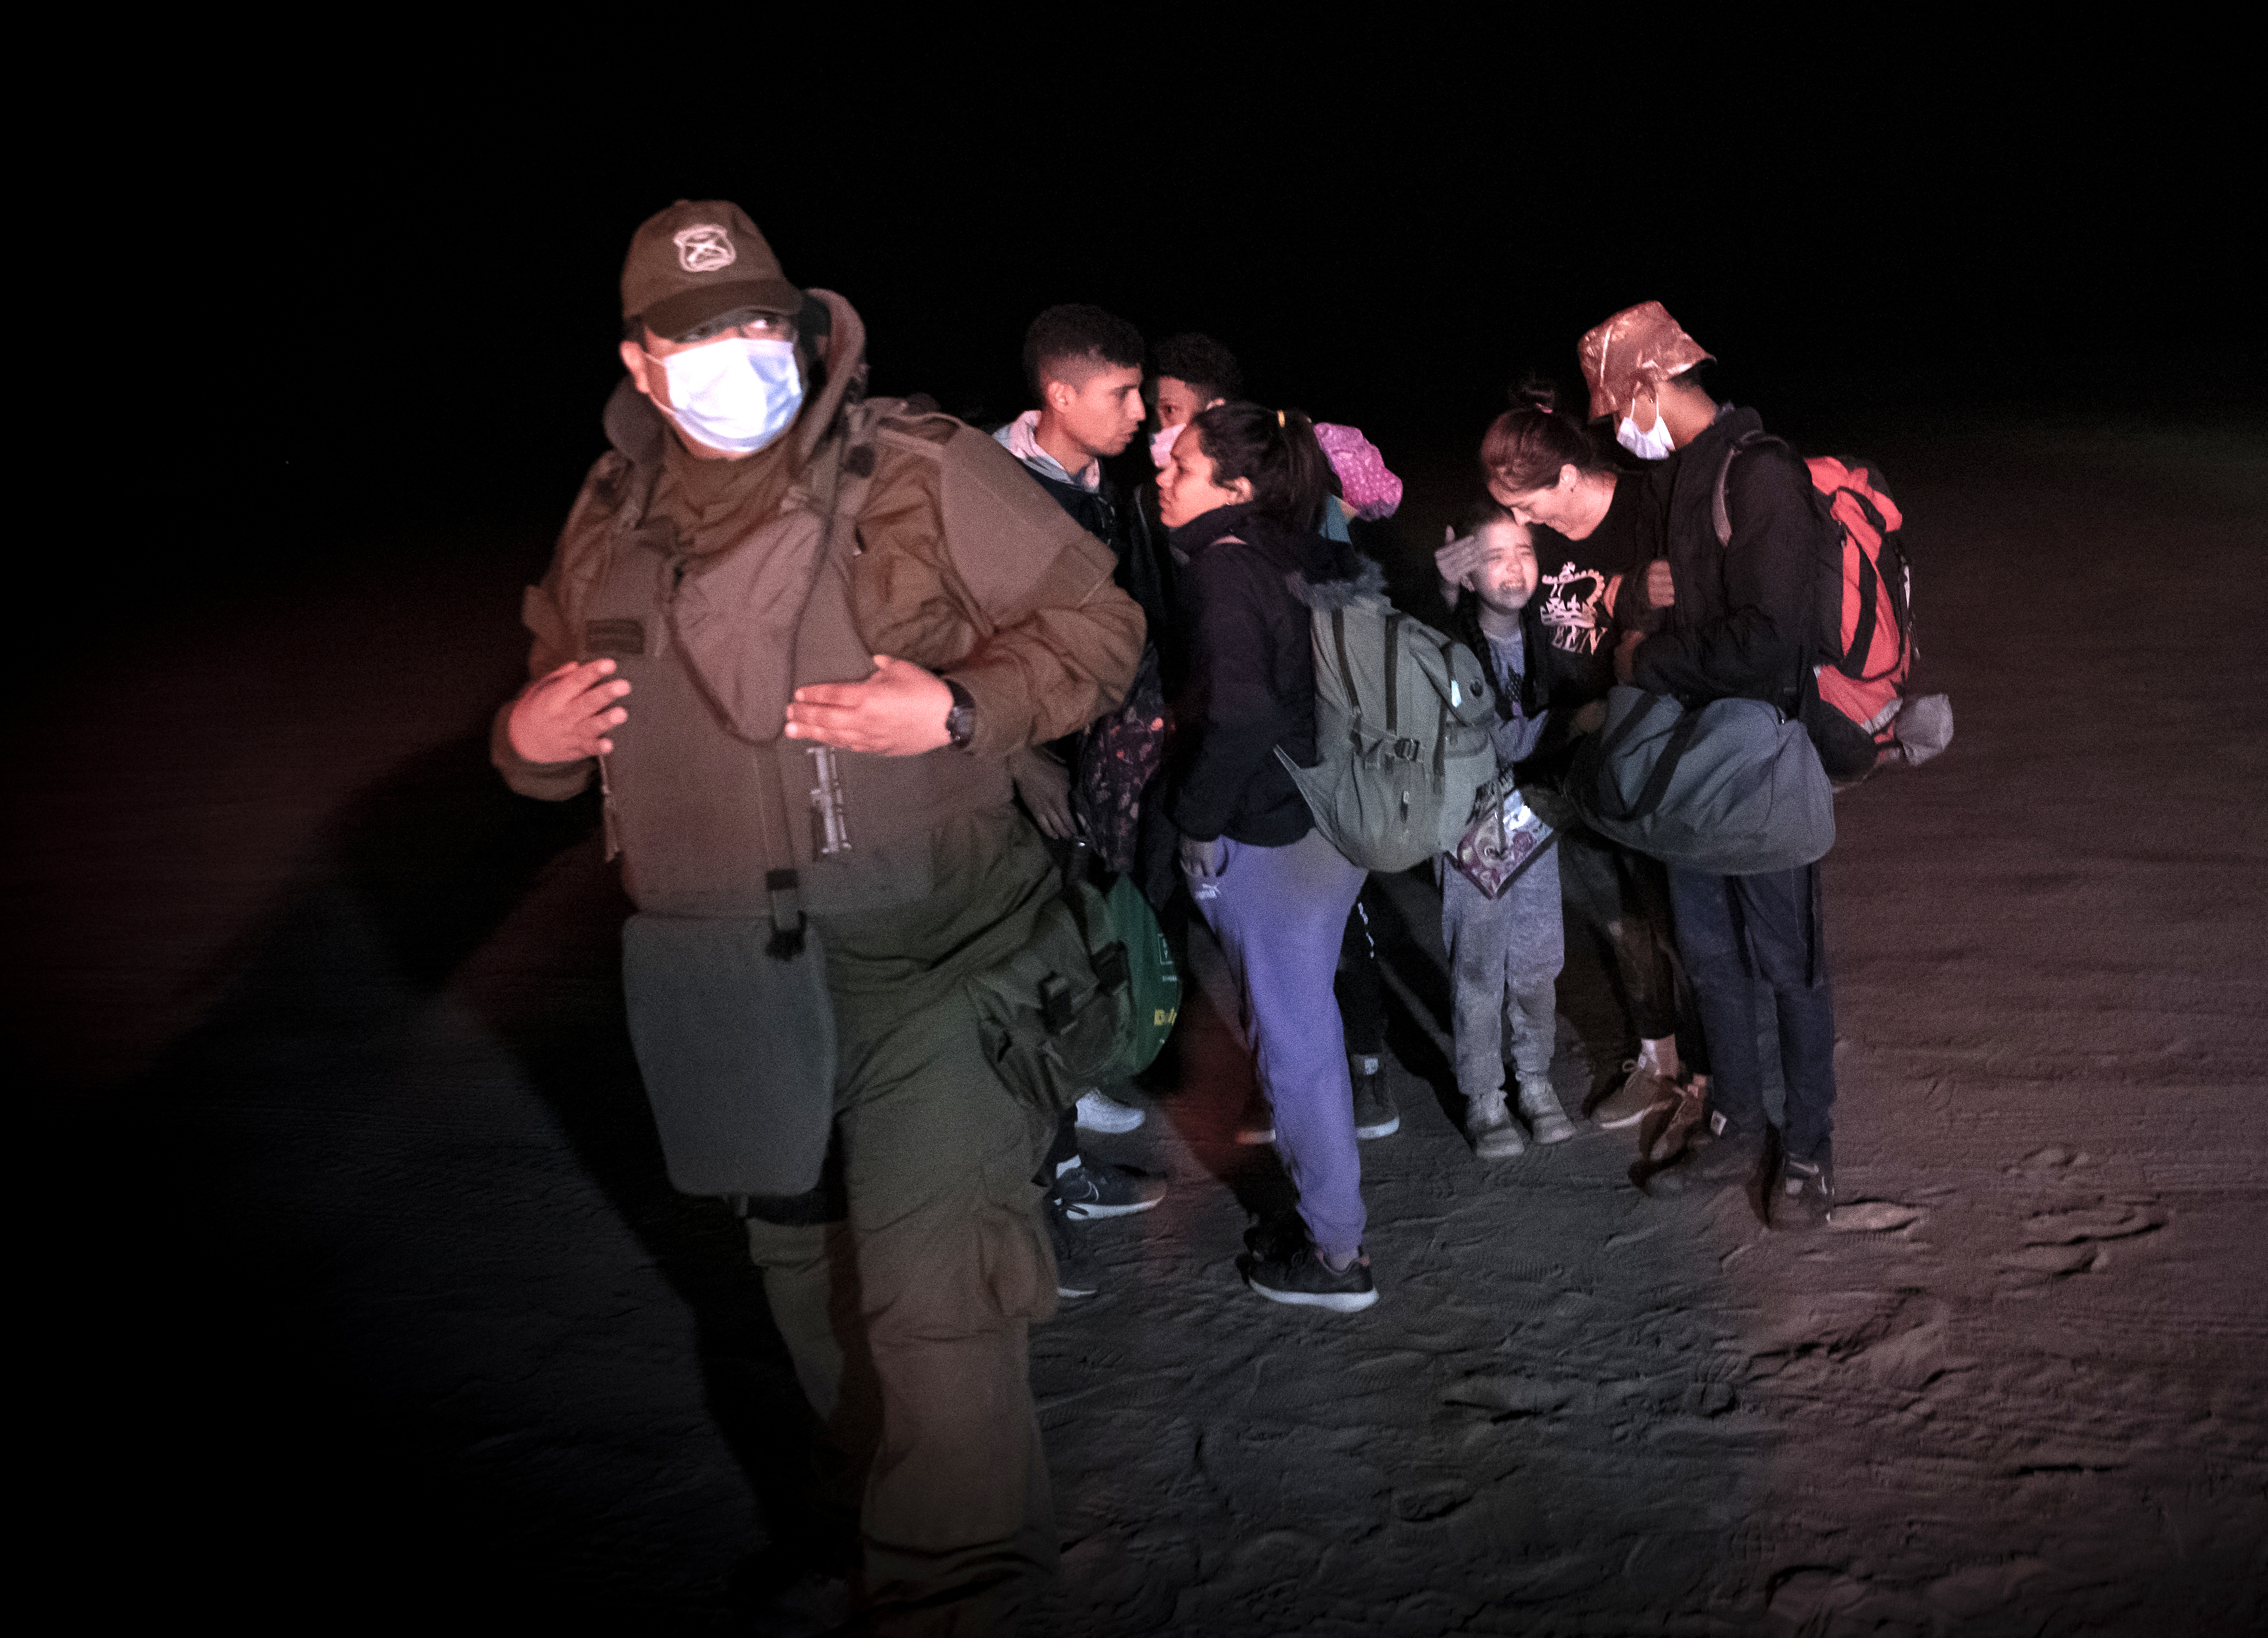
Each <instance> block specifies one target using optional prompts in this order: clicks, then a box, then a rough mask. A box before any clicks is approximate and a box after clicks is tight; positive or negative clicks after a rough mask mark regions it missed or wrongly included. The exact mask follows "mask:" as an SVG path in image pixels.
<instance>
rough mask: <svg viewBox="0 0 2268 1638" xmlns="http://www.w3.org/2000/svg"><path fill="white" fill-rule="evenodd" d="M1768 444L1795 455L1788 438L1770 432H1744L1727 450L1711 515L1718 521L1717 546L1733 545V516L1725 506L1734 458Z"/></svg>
mask: <svg viewBox="0 0 2268 1638" xmlns="http://www.w3.org/2000/svg"><path fill="white" fill-rule="evenodd" d="M1764 444H1778V445H1779V446H1780V447H1781V448H1782V449H1784V450H1786V452H1788V453H1789V454H1791V455H1793V454H1794V453H1795V446H1794V445H1793V444H1790V443H1789V442H1788V441H1787V440H1786V438H1776V437H1773V436H1772V435H1771V433H1769V432H1743V433H1742V434H1741V436H1740V437H1736V438H1734V440H1733V441H1732V443H1731V444H1729V445H1727V448H1726V450H1725V459H1724V461H1723V462H1722V464H1720V465H1719V466H1718V468H1717V489H1716V494H1715V496H1714V504H1713V506H1712V510H1711V514H1710V515H1711V516H1712V518H1714V519H1715V521H1716V525H1717V544H1718V545H1719V547H1727V546H1730V545H1732V543H1733V514H1732V513H1731V512H1730V511H1728V510H1726V506H1725V480H1726V479H1727V478H1729V477H1731V476H1732V475H1733V457H1734V456H1735V455H1738V454H1739V453H1741V452H1742V451H1743V450H1751V449H1758V448H1761V447H1762V446H1763V445H1764Z"/></svg>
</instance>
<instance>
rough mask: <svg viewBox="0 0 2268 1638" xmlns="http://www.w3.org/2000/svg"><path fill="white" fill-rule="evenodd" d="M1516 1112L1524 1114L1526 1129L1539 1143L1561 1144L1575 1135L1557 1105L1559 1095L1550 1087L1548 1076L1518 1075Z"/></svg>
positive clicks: (1572, 1127) (1563, 1110)
mask: <svg viewBox="0 0 2268 1638" xmlns="http://www.w3.org/2000/svg"><path fill="white" fill-rule="evenodd" d="M1520 1113H1521V1114H1523V1115H1525V1116H1527V1117H1528V1130H1529V1131H1531V1132H1533V1133H1534V1134H1535V1141H1536V1142H1539V1143H1564V1142H1566V1141H1567V1140H1568V1139H1569V1138H1571V1137H1572V1136H1574V1135H1575V1123H1574V1122H1573V1121H1572V1120H1569V1119H1568V1118H1567V1112H1566V1111H1565V1109H1562V1108H1561V1107H1560V1106H1559V1094H1558V1093H1557V1092H1555V1091H1552V1090H1551V1080H1550V1076H1543V1075H1523V1076H1521V1077H1520Z"/></svg>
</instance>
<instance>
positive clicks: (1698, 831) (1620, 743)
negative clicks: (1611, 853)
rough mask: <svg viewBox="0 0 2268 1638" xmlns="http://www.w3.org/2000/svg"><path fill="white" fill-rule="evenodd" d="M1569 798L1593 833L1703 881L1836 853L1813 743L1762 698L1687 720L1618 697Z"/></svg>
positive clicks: (1626, 692)
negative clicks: (1701, 874) (1699, 873)
mask: <svg viewBox="0 0 2268 1638" xmlns="http://www.w3.org/2000/svg"><path fill="white" fill-rule="evenodd" d="M1566 793H1567V796H1568V797H1569V799H1570V800H1572V802H1573V803H1574V804H1575V806H1576V808H1577V810H1578V811H1579V812H1581V814H1582V815H1583V818H1584V820H1585V822H1586V823H1587V824H1588V825H1589V826H1591V828H1592V829H1594V830H1595V831H1597V832H1599V834H1602V835H1604V836H1609V837H1611V838H1612V839H1613V840H1615V841H1619V842H1621V843H1622V844H1623V845H1624V847H1627V848H1635V849H1636V850H1637V851H1638V852H1640V853H1644V854H1649V855H1651V856H1653V857H1654V858H1657V859H1660V860H1662V861H1663V862H1664V863H1669V864H1683V865H1685V866H1688V867H1689V868H1690V869H1693V870H1705V871H1707V872H1708V873H1709V874H1711V875H1712V876H1758V875H1762V874H1764V872H1766V871H1770V870H1793V869H1795V868H1797V867H1798V866H1800V865H1805V864H1809V863H1813V862H1814V861H1815V860H1818V859H1821V858H1823V857H1825V856H1826V854H1827V850H1828V849H1829V848H1831V847H1833V846H1834V845H1835V792H1834V790H1833V788H1832V787H1831V786H1830V784H1829V783H1828V780H1827V771H1826V769H1824V768H1822V767H1821V766H1820V764H1819V753H1818V752H1816V751H1815V750H1814V749H1812V745H1811V737H1810V735H1808V733H1806V732H1805V731H1804V728H1803V724H1801V723H1800V722H1792V721H1790V720H1788V719H1787V718H1786V717H1784V716H1781V715H1780V714H1779V713H1778V711H1776V710H1774V709H1772V708H1771V706H1769V705H1767V704H1765V703H1764V701H1761V700H1712V701H1710V702H1709V703H1708V704H1706V705H1705V706H1703V707H1702V708H1701V709H1699V710H1697V711H1688V710H1686V709H1684V708H1683V707H1682V706H1680V705H1679V704H1678V703H1677V701H1675V700H1673V699H1671V698H1669V697H1668V695H1667V694H1648V693H1647V692H1646V690H1644V689H1642V688H1616V689H1615V690H1614V691H1613V692H1612V693H1611V694H1608V696H1607V720H1606V723H1605V724H1604V725H1603V726H1602V727H1601V729H1600V730H1599V731H1598V732H1596V733H1594V734H1593V735H1591V736H1589V737H1588V738H1586V739H1585V740H1584V742H1583V744H1582V746H1581V747H1580V749H1578V750H1577V752H1576V753H1575V760H1574V765H1573V767H1572V768H1571V769H1570V770H1569V773H1568V776H1567V792H1566Z"/></svg>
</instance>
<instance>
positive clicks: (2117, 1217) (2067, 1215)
mask: <svg viewBox="0 0 2268 1638" xmlns="http://www.w3.org/2000/svg"><path fill="white" fill-rule="evenodd" d="M2165 1226H2166V1214H2165V1213H2164V1212H2162V1211H2160V1210H2157V1209H2155V1208H2152V1207H2149V1206H2138V1205H2134V1204H2132V1203H2130V1202H2124V1201H2101V1202H2099V1203H2098V1204H2095V1205H2093V1206H2082V1207H2080V1208H2078V1209H2077V1210H2075V1211H2043V1212H2039V1213H2036V1214H2035V1215H2034V1216H2029V1217H2027V1218H2025V1219H2024V1244H2025V1245H2084V1244H2086V1243H2087V1242H2088V1241H2090V1240H2131V1239H2132V1238H2134V1237H2135V1236H2137V1235H2140V1234H2151V1233H2154V1232H2155V1231H2157V1230H2160V1229H2162V1228H2164V1227H2165Z"/></svg>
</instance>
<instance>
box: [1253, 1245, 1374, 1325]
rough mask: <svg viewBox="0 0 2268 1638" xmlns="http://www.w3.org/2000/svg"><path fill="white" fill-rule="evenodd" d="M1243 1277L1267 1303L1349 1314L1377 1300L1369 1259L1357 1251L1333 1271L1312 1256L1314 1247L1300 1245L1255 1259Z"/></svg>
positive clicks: (1320, 1259) (1319, 1259)
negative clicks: (1340, 1269) (1341, 1270)
mask: <svg viewBox="0 0 2268 1638" xmlns="http://www.w3.org/2000/svg"><path fill="white" fill-rule="evenodd" d="M1244 1278H1245V1282H1246V1283H1248V1284H1249V1285H1250V1286H1251V1287H1252V1289H1254V1290H1256V1291H1257V1292H1259V1293H1260V1295H1261V1296H1264V1297H1266V1298H1268V1299H1269V1300H1270V1302H1276V1303H1293V1304H1299V1305H1300V1306H1301V1307H1304V1308H1328V1309H1329V1310H1331V1311H1332V1312H1334V1313H1340V1314H1351V1313H1353V1312H1354V1311H1356V1310H1358V1309H1363V1308H1367V1307H1369V1306H1370V1305H1371V1304H1373V1303H1374V1302H1376V1301H1377V1300H1378V1287H1377V1286H1375V1285H1374V1284H1373V1283H1372V1282H1371V1278H1370V1259H1369V1258H1367V1257H1366V1256H1364V1255H1363V1254H1362V1253H1361V1252H1356V1253H1355V1254H1354V1260H1353V1261H1352V1262H1351V1263H1349V1264H1348V1265H1347V1266H1346V1270H1345V1272H1344V1273H1343V1274H1333V1273H1332V1272H1331V1271H1330V1270H1329V1268H1327V1267H1324V1266H1323V1260H1322V1258H1320V1257H1318V1256H1316V1255H1315V1248H1314V1246H1312V1245H1302V1246H1300V1248H1299V1249H1298V1250H1297V1251H1295V1252H1291V1253H1289V1254H1288V1255H1286V1256H1282V1257H1270V1258H1265V1259H1263V1260H1259V1261H1256V1262H1255V1263H1254V1264H1253V1265H1252V1266H1251V1267H1249V1268H1248V1269H1246V1270H1245V1273H1244Z"/></svg>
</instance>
